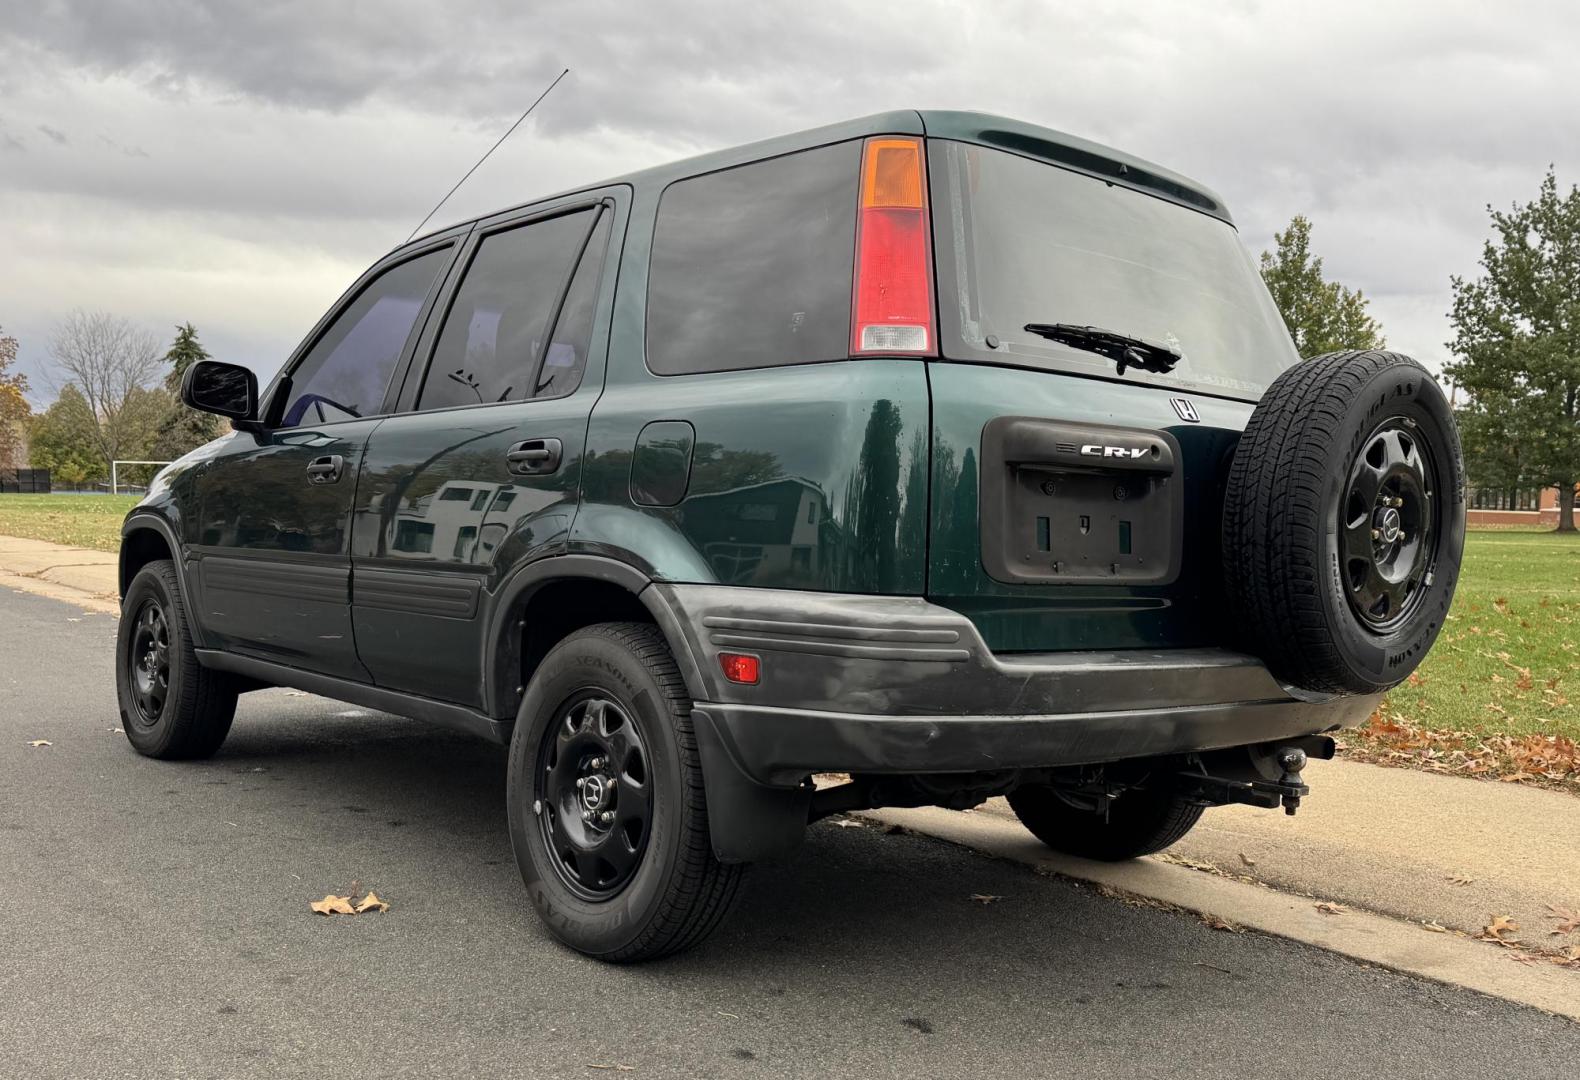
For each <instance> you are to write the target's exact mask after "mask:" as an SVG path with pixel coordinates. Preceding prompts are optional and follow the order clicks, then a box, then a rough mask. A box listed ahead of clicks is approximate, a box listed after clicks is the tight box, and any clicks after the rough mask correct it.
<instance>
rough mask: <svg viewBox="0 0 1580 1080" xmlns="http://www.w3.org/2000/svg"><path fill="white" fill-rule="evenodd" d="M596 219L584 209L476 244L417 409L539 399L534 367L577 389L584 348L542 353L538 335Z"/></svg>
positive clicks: (551, 346)
mask: <svg viewBox="0 0 1580 1080" xmlns="http://www.w3.org/2000/svg"><path fill="white" fill-rule="evenodd" d="M598 212H599V208H598V207H591V208H588V209H586V210H579V211H576V212H575V213H571V214H562V215H560V216H559V217H552V218H546V219H544V220H542V221H535V222H532V223H531V224H528V225H518V226H517V227H515V228H513V229H506V230H505V231H503V232H497V233H494V234H492V235H490V236H487V237H485V238H484V239H483V242H482V243H481V244H480V245H479V246H478V248H477V254H476V255H474V256H473V258H472V263H471V266H469V267H468V268H467V271H466V277H465V278H464V279H463V280H462V282H461V287H460V289H459V290H458V291H457V292H456V295H455V302H454V303H452V304H451V305H450V312H449V314H448V315H447V316H446V317H445V321H444V329H443V330H442V331H440V334H439V342H438V345H437V346H436V347H435V349H434V353H433V361H432V363H430V364H429V365H428V375H427V379H426V380H425V381H424V383H423V387H422V393H421V395H420V396H419V398H418V401H417V407H418V408H419V409H445V408H451V407H453V406H457V405H492V404H494V403H495V402H500V401H519V400H521V399H523V398H529V397H542V396H544V395H543V391H542V389H541V387H542V384H543V382H544V380H543V378H542V377H541V376H540V375H539V374H538V370H539V364H540V363H541V364H543V365H544V366H545V367H546V368H548V369H549V370H555V371H559V370H566V371H570V370H575V371H577V372H578V374H577V376H576V381H580V374H579V366H578V365H579V364H585V362H586V346H585V344H581V345H579V346H574V347H573V346H572V345H570V344H568V343H562V342H553V343H547V345H546V343H545V341H544V335H545V332H546V329H547V327H548V323H549V320H550V319H552V318H554V311H555V307H556V306H557V305H558V304H559V302H560V297H561V296H562V295H564V294H565V289H566V283H567V279H568V278H569V277H570V275H571V269H572V267H573V266H574V265H575V260H576V257H577V256H578V255H579V254H580V253H581V250H582V242H583V241H584V240H585V239H586V238H587V230H588V228H589V226H591V225H592V224H593V216H594V215H595V214H597V213H598ZM599 254H600V255H601V250H600V252H599ZM561 321H562V322H563V319H562V320H561ZM566 381H569V380H566ZM562 385H563V383H562ZM570 389H575V384H574V383H571V384H570ZM565 392H566V393H568V392H569V390H566V391H565Z"/></svg>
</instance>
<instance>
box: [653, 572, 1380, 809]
mask: <svg viewBox="0 0 1580 1080" xmlns="http://www.w3.org/2000/svg"><path fill="white" fill-rule="evenodd" d="M651 588H652V590H657V593H658V595H657V596H656V597H654V598H653V599H654V600H655V601H657V603H655V604H654V605H653V606H655V608H657V609H658V610H659V611H660V612H661V613H663V614H664V621H665V623H666V624H667V625H666V627H665V628H666V630H667V631H669V634H670V637H671V640H672V641H673V640H677V639H678V640H679V641H681V642H684V647H683V648H678V649H677V652H684V653H685V654H687V655H684V656H682V657H680V659H681V662H682V665H683V667H684V668H685V669H686V676H687V682H688V684H689V685H690V687H691V691H692V695H693V697H694V699H695V700H696V709H695V713H694V719H695V721H696V724H697V727H698V734H699V736H700V737H701V739H702V742H703V745H704V749H705V753H707V756H709V757H712V758H714V759H715V760H714V761H713V762H705V765H706V766H707V767H709V768H712V767H713V766H714V765H717V766H729V767H730V771H731V772H733V773H736V774H737V775H739V776H741V777H742V778H745V779H749V780H750V781H753V782H755V783H758V784H766V785H770V786H775V787H788V786H791V785H794V784H797V783H799V782H800V780H801V779H802V778H803V777H805V776H806V775H807V774H809V773H813V772H824V771H828V772H859V773H930V772H979V771H993V770H1001V769H1018V768H1042V767H1049V766H1056V765H1076V764H1091V763H1097V762H1106V761H1118V760H1122V759H1125V758H1136V757H1151V756H1157V755H1164V754H1178V753H1185V752H1190V751H1197V750H1210V749H1218V748H1222V747H1229V746H1241V745H1246V744H1249V743H1258V742H1268V741H1271V740H1275V739H1283V738H1294V737H1296V736H1300V735H1311V734H1317V733H1319V732H1325V731H1333V730H1336V729H1338V728H1342V727H1349V726H1354V725H1355V724H1359V723H1361V722H1363V721H1364V720H1365V719H1366V717H1367V716H1369V715H1370V714H1371V712H1372V710H1373V709H1374V708H1375V707H1376V703H1377V701H1378V697H1377V696H1357V697H1319V696H1313V695H1309V694H1304V693H1301V692H1299V691H1295V690H1292V689H1290V688H1288V687H1285V686H1283V685H1281V684H1280V683H1279V682H1278V681H1277V680H1276V679H1274V678H1273V677H1272V675H1271V674H1270V673H1269V672H1268V671H1267V669H1266V668H1265V667H1263V666H1262V664H1261V663H1260V662H1259V661H1257V660H1256V659H1255V658H1253V657H1250V656H1246V655H1244V654H1240V653H1234V652H1230V651H1227V650H1221V649H1176V650H1161V651H1144V650H1128V651H1113V652H1084V653H1080V652H1071V653H1045V654H1016V655H1014V656H1008V657H1000V656H995V655H994V654H993V653H992V652H991V651H990V650H989V649H988V648H987V647H986V645H985V644H984V643H983V641H982V639H981V637H980V636H979V635H978V634H977V632H976V628H975V627H974V626H973V625H972V624H971V622H970V620H968V619H966V618H965V617H964V616H962V615H959V614H958V613H956V612H953V611H950V610H948V609H946V608H942V607H938V606H936V605H934V604H930V603H928V602H927V601H925V600H921V599H916V598H905V597H868V596H852V595H845V594H832V593H807V592H791V591H780V590H768V589H740V588H729V587H723V586H709V585H666V584H658V585H654V586H652V587H651ZM720 651H734V652H747V653H753V654H755V655H757V656H759V657H760V658H761V659H762V681H761V682H760V683H759V684H758V685H756V686H741V685H738V684H734V683H730V682H728V681H726V680H725V679H724V678H723V676H722V673H721V671H720V667H719V663H718V653H719V652H720ZM721 757H722V758H727V759H728V760H727V761H725V760H719V758H721Z"/></svg>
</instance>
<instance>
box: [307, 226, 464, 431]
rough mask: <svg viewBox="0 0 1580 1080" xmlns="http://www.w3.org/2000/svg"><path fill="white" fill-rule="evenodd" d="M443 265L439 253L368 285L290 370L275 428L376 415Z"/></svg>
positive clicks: (443, 252)
mask: <svg viewBox="0 0 1580 1080" xmlns="http://www.w3.org/2000/svg"><path fill="white" fill-rule="evenodd" d="M449 261H450V249H449V248H440V249H439V250H437V251H430V252H428V253H427V254H426V255H419V256H418V257H417V258H415V259H409V260H407V261H406V262H403V263H401V264H399V265H398V266H392V267H390V269H388V270H386V271H384V272H383V273H382V274H380V275H379V276H378V277H376V278H374V279H373V280H372V281H370V282H369V283H368V284H367V285H366V286H365V287H364V288H363V290H362V291H361V292H360V293H358V294H357V297H356V299H355V300H353V301H351V303H350V304H348V305H346V307H345V308H344V310H342V311H341V312H340V314H339V316H337V317H336V319H335V321H334V322H332V323H330V324H329V329H327V330H325V331H324V334H323V336H322V337H320V338H319V339H318V341H317V342H316V343H315V344H314V345H313V347H312V349H311V350H310V351H309V352H308V354H307V355H306V356H305V357H303V358H302V362H301V363H300V364H298V365H297V366H296V369H295V370H294V371H292V372H291V385H290V396H289V397H288V398H287V399H286V403H285V408H284V410H283V411H282V412H281V414H280V423H281V425H282V426H284V427H296V426H297V425H299V424H311V423H324V422H326V421H335V420H350V419H352V418H354V417H358V416H372V415H374V414H376V413H378V412H379V411H380V409H382V408H383V405H384V392H385V391H386V390H387V389H388V388H389V382H390V376H391V375H392V374H394V372H395V364H396V362H397V361H399V360H400V356H401V352H402V351H403V350H404V349H405V348H406V339H407V338H408V337H410V336H411V329H412V326H413V324H414V323H416V321H417V313H418V312H420V311H421V310H422V305H423V302H424V301H426V300H427V298H428V291H429V290H430V289H432V288H433V281H434V278H435V277H437V276H438V274H439V271H440V270H442V269H444V267H445V265H446V264H447V263H448V262H449Z"/></svg>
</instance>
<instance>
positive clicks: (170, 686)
mask: <svg viewBox="0 0 1580 1080" xmlns="http://www.w3.org/2000/svg"><path fill="white" fill-rule="evenodd" d="M115 684H116V691H117V696H118V697H119V699H120V706H121V727H122V729H123V730H124V731H125V732H126V738H127V739H128V740H129V741H130V742H131V744H132V747H133V748H134V749H135V750H136V751H137V752H138V753H139V754H143V755H146V756H147V757H152V758H167V759H168V758H205V757H209V756H210V755H212V754H213V753H214V752H215V751H216V750H218V749H219V748H220V744H221V743H223V742H224V741H225V736H226V735H228V734H230V724H231V721H232V720H233V719H234V718H235V716H236V683H235V681H234V680H233V679H232V678H231V677H230V676H229V675H226V674H225V673H223V672H219V671H210V670H208V669H207V668H204V667H202V666H201V665H200V664H199V663H198V660H197V654H196V653H195V652H194V651H193V643H192V631H191V629H190V626H189V625H188V623H187V612H186V606H185V604H184V602H183V598H182V596H181V582H180V579H178V578H177V577H176V568H175V564H174V563H172V562H170V561H169V560H167V559H160V560H158V561H156V562H151V563H149V564H148V565H147V566H145V567H143V568H142V569H141V570H139V571H138V572H137V576H136V577H134V578H133V579H132V583H131V585H130V586H129V587H128V588H127V590H126V598H125V599H124V600H123V601H122V602H121V622H120V626H119V628H118V629H117V631H116V643H115Z"/></svg>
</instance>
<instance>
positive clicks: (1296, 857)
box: [980, 761, 1580, 949]
mask: <svg viewBox="0 0 1580 1080" xmlns="http://www.w3.org/2000/svg"><path fill="white" fill-rule="evenodd" d="M1306 782H1307V783H1308V784H1310V785H1311V796H1310V797H1309V798H1307V799H1306V800H1305V801H1304V802H1302V803H1301V806H1300V812H1299V814H1297V815H1296V816H1295V817H1289V816H1287V815H1285V814H1283V813H1282V812H1276V811H1269V810H1258V809H1254V808H1252V807H1247V806H1226V807H1222V808H1219V809H1215V810H1209V811H1207V813H1206V814H1205V815H1204V816H1203V817H1202V819H1201V824H1199V825H1197V826H1196V828H1195V829H1193V830H1192V831H1191V832H1190V833H1188V834H1187V835H1186V836H1185V838H1184V839H1183V840H1181V841H1180V842H1179V843H1177V844H1175V845H1174V846H1173V847H1172V848H1170V849H1169V850H1168V851H1167V852H1166V853H1165V854H1164V858H1165V859H1166V860H1176V861H1183V862H1184V864H1185V865H1187V866H1189V865H1191V864H1193V863H1200V864H1207V865H1210V866H1212V867H1216V868H1217V869H1219V870H1221V871H1223V872H1225V873H1227V874H1231V875H1233V876H1236V877H1248V878H1252V879H1254V880H1256V881H1260V882H1263V883H1265V884H1268V885H1271V886H1273V887H1274V888H1277V889H1281V890H1283V891H1286V892H1294V893H1299V894H1301V895H1305V896H1312V897H1317V898H1320V899H1323V900H1337V901H1339V902H1340V903H1343V904H1346V905H1349V906H1351V907H1356V908H1364V909H1366V910H1369V911H1376V912H1379V913H1381V914H1384V915H1392V916H1394V917H1395V918H1401V919H1407V920H1409V921H1411V922H1415V923H1426V922H1435V923H1437V924H1438V925H1439V926H1443V927H1446V928H1448V929H1450V930H1462V931H1464V932H1466V933H1470V934H1474V933H1477V932H1479V931H1480V930H1481V929H1482V928H1483V927H1485V926H1486V925H1487V923H1488V922H1490V921H1491V920H1492V917H1493V916H1494V915H1508V916H1511V917H1512V918H1513V919H1514V921H1515V922H1516V923H1518V924H1519V927H1520V928H1519V930H1518V932H1517V933H1516V934H1514V935H1513V936H1516V937H1518V938H1519V939H1520V940H1521V941H1523V942H1525V943H1527V944H1529V945H1534V946H1540V947H1543V948H1548V949H1551V948H1562V947H1566V946H1569V945H1580V932H1577V933H1575V934H1572V935H1567V936H1563V937H1556V936H1553V935H1552V934H1551V933H1550V932H1551V931H1552V930H1553V929H1555V928H1556V927H1557V925H1558V922H1557V921H1556V920H1554V919H1553V918H1552V912H1551V910H1550V908H1549V905H1551V906H1555V907H1559V908H1563V909H1566V910H1569V911H1573V912H1576V913H1577V914H1580V799H1577V798H1575V797H1574V796H1573V795H1569V794H1566V793H1564V792H1561V791H1544V790H1542V789H1540V788H1532V787H1521V786H1519V785H1517V784H1502V783H1497V782H1494V781H1488V780H1466V779H1462V778H1460V777H1454V776H1437V775H1434V774H1431V773H1423V772H1414V771H1411V770H1409V769H1389V768H1383V767H1382V766H1379V765H1365V764H1361V763H1359V762H1353V761H1314V762H1312V763H1311V765H1310V767H1309V768H1308V769H1307V770H1306ZM980 812H981V813H987V814H993V815H999V816H1003V817H1007V818H1009V819H1011V820H1013V819H1014V814H1013V812H1012V811H1011V810H1010V808H1009V805H1008V804H1007V803H1005V802H1004V800H1002V799H995V800H993V801H992V802H991V803H989V804H988V806H987V807H985V808H984V809H983V810H982V811H980ZM1247 860H1249V862H1247ZM1253 864H1254V865H1253Z"/></svg>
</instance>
